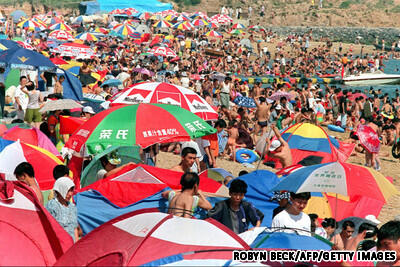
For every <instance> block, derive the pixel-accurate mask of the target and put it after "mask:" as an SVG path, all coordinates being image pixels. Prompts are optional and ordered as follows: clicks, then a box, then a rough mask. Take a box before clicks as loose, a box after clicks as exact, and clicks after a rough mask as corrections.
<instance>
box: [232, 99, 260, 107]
mask: <svg viewBox="0 0 400 267" xmlns="http://www.w3.org/2000/svg"><path fill="white" fill-rule="evenodd" d="M233 103H235V104H236V105H238V106H241V107H246V108H256V107H257V105H256V102H254V99H253V98H251V97H247V96H237V97H236V98H235V99H234V100H233Z"/></svg>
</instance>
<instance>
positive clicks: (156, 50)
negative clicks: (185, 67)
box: [149, 46, 177, 57]
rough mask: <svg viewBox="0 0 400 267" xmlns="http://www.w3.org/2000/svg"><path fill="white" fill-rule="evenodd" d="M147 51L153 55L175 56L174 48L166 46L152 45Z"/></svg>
mask: <svg viewBox="0 0 400 267" xmlns="http://www.w3.org/2000/svg"><path fill="white" fill-rule="evenodd" d="M149 53H151V54H154V55H155V56H162V57H177V55H176V53H175V52H174V50H172V49H171V48H168V47H161V46H157V47H153V48H152V49H150V51H149Z"/></svg>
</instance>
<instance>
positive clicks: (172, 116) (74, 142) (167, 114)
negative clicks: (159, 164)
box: [65, 104, 216, 154]
mask: <svg viewBox="0 0 400 267" xmlns="http://www.w3.org/2000/svg"><path fill="white" fill-rule="evenodd" d="M215 132H216V130H215V129H214V128H212V127H211V126H210V125H208V124H207V123H206V122H205V121H203V120H202V119H201V118H199V117H198V116H196V115H194V114H193V113H191V112H190V111H187V110H185V109H182V108H180V107H177V106H173V105H165V104H138V105H130V106H122V107H114V108H110V109H108V110H105V111H103V112H101V113H99V114H96V115H95V116H94V117H92V118H90V119H89V120H88V121H87V122H85V123H84V124H83V125H82V126H81V127H80V128H78V129H77V130H76V133H75V134H74V135H73V136H71V137H70V139H69V140H68V142H67V143H66V145H65V146H66V147H67V148H70V149H72V150H74V151H77V152H79V151H80V150H81V147H82V145H83V144H86V146H87V148H88V151H89V153H92V154H95V153H99V152H101V151H103V150H104V149H106V148H107V147H108V146H110V145H111V146H113V145H114V146H117V145H120V146H130V145H139V146H141V147H148V146H150V145H152V144H155V143H161V142H176V141H185V140H189V139H191V138H198V137H202V136H205V135H210V134H213V133H215Z"/></svg>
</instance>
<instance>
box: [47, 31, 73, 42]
mask: <svg viewBox="0 0 400 267" xmlns="http://www.w3.org/2000/svg"><path fill="white" fill-rule="evenodd" d="M49 39H56V40H62V41H73V40H75V38H74V36H73V35H72V34H71V33H69V32H67V31H63V30H55V31H52V32H51V33H50V34H49Z"/></svg>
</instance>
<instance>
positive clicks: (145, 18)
mask: <svg viewBox="0 0 400 267" xmlns="http://www.w3.org/2000/svg"><path fill="white" fill-rule="evenodd" d="M151 16H152V15H151V13H149V12H143V13H142V14H140V16H139V18H140V19H144V20H148V19H150V17H151Z"/></svg>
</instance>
